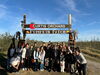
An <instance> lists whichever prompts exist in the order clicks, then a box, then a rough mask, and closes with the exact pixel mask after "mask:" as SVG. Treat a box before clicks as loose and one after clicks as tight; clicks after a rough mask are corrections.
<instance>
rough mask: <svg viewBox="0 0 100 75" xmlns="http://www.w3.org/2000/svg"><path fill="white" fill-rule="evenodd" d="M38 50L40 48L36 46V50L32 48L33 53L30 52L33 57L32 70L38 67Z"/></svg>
mask: <svg viewBox="0 0 100 75" xmlns="http://www.w3.org/2000/svg"><path fill="white" fill-rule="evenodd" d="M39 51H40V48H39V47H37V49H36V50H34V52H33V54H32V56H33V58H34V65H33V66H34V67H33V70H34V71H37V70H38V69H39V68H38V67H39V63H38V59H39Z"/></svg>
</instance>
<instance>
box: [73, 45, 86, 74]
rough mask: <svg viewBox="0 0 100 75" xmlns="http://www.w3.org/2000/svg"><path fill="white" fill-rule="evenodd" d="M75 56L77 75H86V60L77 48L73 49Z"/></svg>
mask: <svg viewBox="0 0 100 75" xmlns="http://www.w3.org/2000/svg"><path fill="white" fill-rule="evenodd" d="M75 54H76V59H77V69H78V72H79V75H82V72H83V75H87V74H86V70H87V60H86V59H85V57H84V55H83V54H82V53H81V52H80V49H79V47H76V48H75Z"/></svg>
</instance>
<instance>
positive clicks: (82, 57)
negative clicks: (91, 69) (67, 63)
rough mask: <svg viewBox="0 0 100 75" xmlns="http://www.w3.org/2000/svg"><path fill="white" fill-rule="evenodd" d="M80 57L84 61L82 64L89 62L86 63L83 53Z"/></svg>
mask: <svg viewBox="0 0 100 75" xmlns="http://www.w3.org/2000/svg"><path fill="white" fill-rule="evenodd" d="M80 57H81V59H82V61H81V62H80V63H81V64H84V63H87V61H86V59H85V57H84V56H83V54H82V53H80Z"/></svg>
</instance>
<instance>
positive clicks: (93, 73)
mask: <svg viewBox="0 0 100 75" xmlns="http://www.w3.org/2000/svg"><path fill="white" fill-rule="evenodd" d="M98 60H99V59H98ZM87 67H88V75H100V63H98V62H95V61H91V60H88V66H87Z"/></svg>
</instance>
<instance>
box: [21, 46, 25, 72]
mask: <svg viewBox="0 0 100 75" xmlns="http://www.w3.org/2000/svg"><path fill="white" fill-rule="evenodd" d="M21 49H22V60H21V63H22V69H23V70H25V69H26V67H25V62H26V61H25V57H26V46H25V44H23V45H22V48H21Z"/></svg>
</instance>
